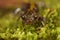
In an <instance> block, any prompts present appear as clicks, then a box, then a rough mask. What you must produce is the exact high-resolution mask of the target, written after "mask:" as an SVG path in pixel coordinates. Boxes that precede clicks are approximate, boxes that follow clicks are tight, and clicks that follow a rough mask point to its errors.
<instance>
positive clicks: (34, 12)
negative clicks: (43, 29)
mask: <svg viewBox="0 0 60 40" xmlns="http://www.w3.org/2000/svg"><path fill="white" fill-rule="evenodd" d="M21 10H22V12H23V13H21V16H20V17H21V19H22V23H23V24H31V25H36V24H37V26H40V25H42V23H41V21H43V22H45V18H43V17H41V16H39V7H38V5H37V4H36V3H26V4H24V5H23V6H22V7H21ZM18 19H19V18H18Z"/></svg>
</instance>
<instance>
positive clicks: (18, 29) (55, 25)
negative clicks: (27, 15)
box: [0, 0, 60, 40]
mask: <svg viewBox="0 0 60 40" xmlns="http://www.w3.org/2000/svg"><path fill="white" fill-rule="evenodd" d="M0 1H1V0H0ZM14 1H15V2H16V1H17V0H13V2H14ZM29 1H30V2H40V1H42V2H44V3H45V4H46V9H44V10H42V9H40V11H42V12H41V14H40V15H41V16H43V17H46V21H47V22H48V23H47V24H46V25H45V26H44V27H40V30H37V31H35V27H34V26H32V25H25V26H23V24H22V21H21V20H19V21H18V22H17V21H16V19H17V16H14V14H13V13H14V12H13V11H14V10H15V8H17V7H19V6H20V5H19V3H20V0H19V1H18V2H17V3H15V2H14V4H13V2H12V3H11V4H10V6H9V4H8V2H5V1H4V2H5V3H6V4H1V5H0V40H60V0H29ZM4 2H3V1H2V3H4ZM0 3H1V2H0ZM7 4H8V6H7ZM12 4H13V5H14V6H12ZM15 4H16V5H15ZM50 8H52V9H53V10H52V11H51V12H50V13H49V14H48V12H49V10H50ZM47 14H48V15H47Z"/></svg>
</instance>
